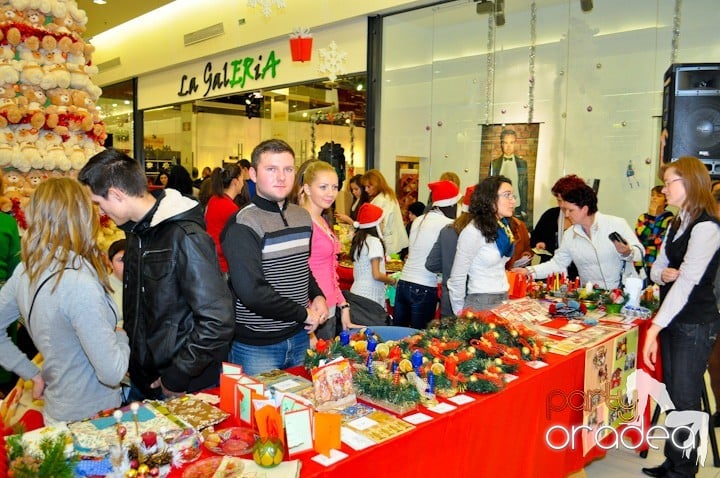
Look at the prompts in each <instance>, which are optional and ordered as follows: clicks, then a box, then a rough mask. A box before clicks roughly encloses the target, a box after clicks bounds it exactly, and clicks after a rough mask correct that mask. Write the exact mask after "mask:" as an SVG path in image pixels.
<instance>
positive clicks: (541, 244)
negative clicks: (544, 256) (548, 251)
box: [535, 242, 546, 251]
mask: <svg viewBox="0 0 720 478" xmlns="http://www.w3.org/2000/svg"><path fill="white" fill-rule="evenodd" d="M545 248H546V247H545V243H544V242H538V243H537V244H535V249H541V250H543V251H544V250H545Z"/></svg>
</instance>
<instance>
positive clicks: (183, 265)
mask: <svg viewBox="0 0 720 478" xmlns="http://www.w3.org/2000/svg"><path fill="white" fill-rule="evenodd" d="M78 179H79V180H80V182H81V183H83V184H85V185H87V186H88V187H89V189H90V194H91V197H92V200H93V201H94V202H95V203H96V204H97V205H98V206H99V207H100V209H101V210H102V211H103V212H104V213H105V214H107V215H108V216H109V217H110V218H111V219H112V220H113V221H115V223H116V224H117V225H118V226H119V227H120V228H121V229H123V230H124V231H125V234H126V236H127V248H126V250H125V258H124V261H125V273H124V278H123V283H124V291H123V316H124V319H125V330H126V331H127V334H128V337H129V338H130V367H129V373H130V380H131V383H132V387H131V391H130V396H129V397H128V400H127V401H135V400H141V399H144V398H152V399H162V398H165V397H172V396H177V395H181V394H183V393H185V392H195V391H198V390H202V389H205V388H208V387H212V386H216V385H217V383H218V381H219V376H220V371H221V366H222V361H223V360H225V359H226V358H227V354H228V349H229V346H230V340H231V339H232V336H233V330H234V320H233V305H232V297H231V294H230V290H229V289H228V287H227V284H226V283H225V281H224V280H223V277H222V274H221V272H220V267H219V265H218V260H217V257H216V255H215V254H216V253H215V245H214V243H213V241H212V239H211V238H210V236H208V235H207V233H206V232H205V226H204V222H203V216H202V209H201V207H200V206H199V204H198V203H197V202H196V201H195V200H193V199H191V198H188V197H185V196H182V195H181V194H180V193H179V192H177V191H175V190H173V189H164V190H158V191H154V192H153V193H152V194H151V193H150V192H149V191H148V187H147V180H146V178H145V173H144V171H143V168H142V166H141V165H140V163H139V162H138V161H136V160H134V159H133V158H131V157H129V156H127V155H126V154H124V153H122V152H120V151H118V150H115V149H107V150H105V151H102V152H100V153H98V154H96V155H95V156H93V157H92V158H90V161H89V162H88V163H87V164H86V165H85V166H84V167H83V168H82V170H81V171H80V174H79V175H78Z"/></svg>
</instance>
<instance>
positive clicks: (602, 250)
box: [532, 212, 644, 290]
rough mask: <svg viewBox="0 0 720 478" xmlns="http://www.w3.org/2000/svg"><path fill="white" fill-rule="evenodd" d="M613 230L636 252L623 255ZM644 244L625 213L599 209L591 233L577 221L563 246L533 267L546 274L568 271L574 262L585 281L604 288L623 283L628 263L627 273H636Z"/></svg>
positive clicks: (539, 276) (541, 273)
mask: <svg viewBox="0 0 720 478" xmlns="http://www.w3.org/2000/svg"><path fill="white" fill-rule="evenodd" d="M612 232H617V233H618V234H620V235H621V236H622V237H623V238H624V239H625V240H626V241H627V243H628V245H630V247H631V248H632V252H633V253H632V255H631V256H629V257H622V256H620V254H618V252H617V250H616V249H615V245H614V244H613V242H612V241H611V240H610V239H608V236H609V235H610V233H612ZM643 251H644V248H643V246H642V245H641V244H640V241H639V240H638V238H637V236H635V232H634V231H633V230H632V229H631V228H630V226H629V225H628V223H627V221H625V219H623V218H621V217H616V216H608V215H606V214H602V213H599V212H597V213H595V222H594V223H593V225H592V226H591V227H590V236H589V237H588V235H587V234H585V231H584V230H583V228H582V226H580V225H579V224H575V225H573V226H572V227H570V228H568V229H567V230H566V231H565V233H564V234H563V237H562V241H560V247H559V248H558V249H557V250H556V251H555V256H554V257H553V258H552V259H551V260H550V261H548V262H544V263H542V264H538V265H536V266H533V267H532V271H533V273H534V275H535V277H537V278H544V277H547V276H548V275H550V274H552V273H554V272H565V271H566V269H567V266H568V265H570V263H571V262H574V263H575V266H577V269H578V273H579V274H580V280H581V282H582V283H583V284H586V283H588V282H592V283H593V284H598V285H599V286H600V287H601V288H603V289H606V290H610V289H614V288H616V287H618V285H619V284H620V274H621V273H622V272H623V264H624V265H625V269H624V275H625V277H630V276H633V277H636V276H637V275H636V274H635V269H634V267H633V262H634V261H640V260H641V258H642V253H643Z"/></svg>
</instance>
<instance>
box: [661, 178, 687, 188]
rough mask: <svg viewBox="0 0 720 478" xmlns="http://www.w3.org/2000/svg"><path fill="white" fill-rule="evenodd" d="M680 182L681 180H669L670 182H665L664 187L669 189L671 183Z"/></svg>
mask: <svg viewBox="0 0 720 478" xmlns="http://www.w3.org/2000/svg"><path fill="white" fill-rule="evenodd" d="M682 180H683V178H675V179H671V180H670V181H665V183H664V184H665V187H666V188H669V187H670V185H671V184H672V183H674V182H675V181H682Z"/></svg>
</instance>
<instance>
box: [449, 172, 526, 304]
mask: <svg viewBox="0 0 720 478" xmlns="http://www.w3.org/2000/svg"><path fill="white" fill-rule="evenodd" d="M516 201H517V198H516V197H515V195H514V194H513V187H512V183H511V182H510V180H509V179H508V178H506V177H505V176H490V177H488V178H485V179H484V180H483V181H482V182H480V183H479V184H478V185H477V186H475V191H474V192H473V195H472V197H471V198H470V208H469V213H470V214H471V216H472V219H471V221H470V223H469V224H468V225H467V226H465V228H464V229H463V230H462V232H461V233H460V236H459V237H458V244H457V251H456V253H455V261H454V262H453V267H452V272H451V273H450V278H449V279H448V282H447V287H448V292H449V294H450V304H451V306H452V310H453V313H454V314H456V315H457V314H459V313H460V311H462V310H463V309H472V310H488V309H492V308H493V307H496V306H497V305H499V304H500V303H501V302H502V301H503V300H506V299H507V298H508V289H509V287H510V286H509V283H508V280H507V276H506V275H505V263H506V262H507V261H508V260H509V259H510V257H512V255H513V251H514V247H515V239H514V237H513V233H512V231H511V230H510V222H509V221H510V218H511V217H512V215H513V212H514V211H515V204H516Z"/></svg>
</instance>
